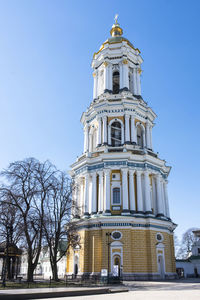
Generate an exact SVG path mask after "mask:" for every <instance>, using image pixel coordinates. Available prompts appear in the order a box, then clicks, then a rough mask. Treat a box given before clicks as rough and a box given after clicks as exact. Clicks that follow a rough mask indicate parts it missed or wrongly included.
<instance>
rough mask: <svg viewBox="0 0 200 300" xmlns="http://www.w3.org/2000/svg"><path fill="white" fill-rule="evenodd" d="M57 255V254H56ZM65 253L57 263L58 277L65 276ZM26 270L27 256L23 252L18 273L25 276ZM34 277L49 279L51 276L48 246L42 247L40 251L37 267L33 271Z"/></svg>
mask: <svg viewBox="0 0 200 300" xmlns="http://www.w3.org/2000/svg"><path fill="white" fill-rule="evenodd" d="M58 257H59V254H58ZM66 261H67V258H66V255H64V256H63V257H62V258H61V259H60V260H59V261H58V263H57V268H58V277H59V278H60V279H62V278H64V277H65V274H66V266H67V265H66ZM27 270H28V257H27V253H26V252H24V253H23V254H22V256H21V267H20V275H21V276H23V278H26V276H27ZM34 276H35V278H43V279H50V277H51V278H52V271H51V264H50V255H49V249H48V247H43V248H42V250H41V253H40V257H39V260H38V264H37V267H36V269H35V271H34Z"/></svg>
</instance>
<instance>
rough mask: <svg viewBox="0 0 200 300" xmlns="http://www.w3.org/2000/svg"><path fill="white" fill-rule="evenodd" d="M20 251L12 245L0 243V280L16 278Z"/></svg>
mask: <svg viewBox="0 0 200 300" xmlns="http://www.w3.org/2000/svg"><path fill="white" fill-rule="evenodd" d="M21 254H22V250H21V249H19V248H18V247H17V246H16V245H15V244H14V243H8V244H7V243H6V242H2V243H0V274H1V279H3V277H4V274H5V278H7V279H13V278H17V275H18V274H19V271H20V260H21Z"/></svg>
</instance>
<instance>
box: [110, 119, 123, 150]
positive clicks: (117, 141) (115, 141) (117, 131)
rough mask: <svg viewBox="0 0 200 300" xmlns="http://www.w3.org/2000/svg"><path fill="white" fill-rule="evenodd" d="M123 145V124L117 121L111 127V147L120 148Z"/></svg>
mask: <svg viewBox="0 0 200 300" xmlns="http://www.w3.org/2000/svg"><path fill="white" fill-rule="evenodd" d="M121 143H122V137H121V124H120V122H118V121H115V122H113V123H112V125H111V145H112V146H113V147H116V146H120V145H121Z"/></svg>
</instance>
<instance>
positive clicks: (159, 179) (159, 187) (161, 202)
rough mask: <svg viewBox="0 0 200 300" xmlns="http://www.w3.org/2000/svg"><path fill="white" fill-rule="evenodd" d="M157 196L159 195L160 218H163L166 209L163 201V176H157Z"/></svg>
mask: <svg viewBox="0 0 200 300" xmlns="http://www.w3.org/2000/svg"><path fill="white" fill-rule="evenodd" d="M156 194H157V210H158V216H163V214H164V208H163V199H162V191H161V175H160V174H157V175H156Z"/></svg>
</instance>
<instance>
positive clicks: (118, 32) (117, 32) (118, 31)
mask: <svg viewBox="0 0 200 300" xmlns="http://www.w3.org/2000/svg"><path fill="white" fill-rule="evenodd" d="M118 17H119V15H118V14H116V15H115V17H114V20H115V23H114V24H113V26H112V29H111V31H110V34H111V35H112V37H115V36H121V35H122V34H123V30H122V28H121V27H120V26H119V23H118Z"/></svg>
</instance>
